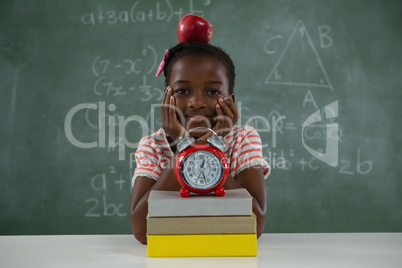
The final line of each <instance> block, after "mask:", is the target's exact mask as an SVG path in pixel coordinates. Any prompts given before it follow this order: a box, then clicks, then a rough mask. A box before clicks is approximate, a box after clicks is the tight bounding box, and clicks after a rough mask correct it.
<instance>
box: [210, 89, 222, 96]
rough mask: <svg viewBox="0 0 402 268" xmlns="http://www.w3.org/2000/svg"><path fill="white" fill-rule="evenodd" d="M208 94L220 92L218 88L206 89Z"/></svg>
mask: <svg viewBox="0 0 402 268" xmlns="http://www.w3.org/2000/svg"><path fill="white" fill-rule="evenodd" d="M208 94H210V95H220V94H221V92H220V91H219V90H216V89H210V90H208Z"/></svg>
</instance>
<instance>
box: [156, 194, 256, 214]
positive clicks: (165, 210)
mask: <svg viewBox="0 0 402 268" xmlns="http://www.w3.org/2000/svg"><path fill="white" fill-rule="evenodd" d="M180 201H181V200H179V201H177V200H161V201H151V202H149V204H148V205H149V209H148V214H149V216H150V217H191V216H249V215H251V213H252V200H251V199H239V200H225V201H218V202H216V201H217V200H215V201H212V202H206V201H207V200H202V199H201V198H200V199H199V200H197V201H198V202H194V204H192V203H191V202H180Z"/></svg>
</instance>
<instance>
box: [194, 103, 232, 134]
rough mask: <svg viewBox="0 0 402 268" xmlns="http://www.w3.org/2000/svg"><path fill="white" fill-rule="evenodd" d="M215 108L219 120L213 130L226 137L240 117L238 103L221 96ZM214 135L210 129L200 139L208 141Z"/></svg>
mask: <svg viewBox="0 0 402 268" xmlns="http://www.w3.org/2000/svg"><path fill="white" fill-rule="evenodd" d="M215 109H216V114H217V117H216V119H217V122H216V124H215V126H214V127H213V128H212V130H213V131H215V133H216V134H218V136H222V137H224V136H226V135H227V134H228V133H229V132H230V130H231V129H232V127H233V126H234V125H235V124H236V122H237V120H238V119H239V111H238V110H237V107H236V104H235V103H234V102H233V100H232V99H230V98H219V99H218V103H217V104H216V107H215ZM212 135H213V134H212V133H211V132H210V131H209V132H208V133H206V134H205V135H203V136H202V137H201V138H200V139H202V140H203V142H206V140H207V139H208V138H209V137H211V136H212Z"/></svg>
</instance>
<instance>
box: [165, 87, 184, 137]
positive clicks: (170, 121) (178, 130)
mask: <svg viewBox="0 0 402 268" xmlns="http://www.w3.org/2000/svg"><path fill="white" fill-rule="evenodd" d="M161 113H162V128H163V130H164V131H165V132H166V134H168V135H169V136H170V137H171V138H172V139H173V141H174V143H177V142H179V138H180V137H183V136H184V135H185V133H186V130H185V129H184V127H183V126H182V125H181V124H180V122H179V120H178V119H177V115H176V99H175V97H174V96H173V89H172V88H171V87H170V86H168V87H167V88H166V91H165V94H164V95H163V98H162V107H161ZM183 120H184V118H183Z"/></svg>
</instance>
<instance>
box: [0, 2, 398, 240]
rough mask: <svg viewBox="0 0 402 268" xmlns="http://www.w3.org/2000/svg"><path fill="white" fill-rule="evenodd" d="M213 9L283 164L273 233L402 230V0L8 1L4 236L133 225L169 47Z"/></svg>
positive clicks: (250, 105)
mask: <svg viewBox="0 0 402 268" xmlns="http://www.w3.org/2000/svg"><path fill="white" fill-rule="evenodd" d="M200 12H202V13H203V14H204V17H205V18H207V19H208V20H209V21H211V23H212V24H213V26H214V36H213V37H212V40H211V43H212V44H215V45H218V46H221V47H223V48H224V49H225V50H226V51H227V52H228V53H229V54H230V55H231V56H232V58H233V60H234V62H235V65H236V71H237V80H236V85H235V94H236V102H237V106H238V108H239V109H240V111H241V118H240V121H239V123H240V124H246V123H247V124H250V125H253V126H254V127H255V128H257V129H258V130H259V132H260V135H261V138H262V141H263V144H264V148H263V150H264V155H265V157H266V158H267V159H268V160H269V162H270V163H271V166H272V174H271V176H270V177H269V178H268V180H267V181H266V185H267V190H268V204H269V206H268V213H267V214H268V216H267V223H266V227H265V232H374V231H399V232H400V231H402V209H401V208H402V180H401V176H402V168H401V166H402V165H401V159H402V155H401V150H402V138H401V135H400V132H401V130H402V123H401V122H402V120H401V119H400V118H401V116H402V112H401V111H402V109H401V105H400V102H401V100H402V93H401V92H402V75H401V70H402V35H401V28H402V15H401V14H402V2H401V1H392V0H365V1H363V0H349V1H346V0H345V1H320V0H309V1H296V0H293V1H290V0H287V1H283V0H281V1H279V0H276V1H263V0H260V1H252V0H249V1H229V0H227V1H218V0H203V1H197V0H185V1H174V0H159V1H145V0H137V1H67V0H60V1H50V0H47V1H45V0H41V1H23V0H21V1H17V0H14V1H11V0H10V1H1V3H0V86H1V98H0V99H1V102H0V103H1V105H0V116H1V142H2V145H1V156H0V157H1V158H0V160H1V166H0V167H1V175H0V202H1V209H0V213H1V214H0V215H1V221H0V234H99V233H130V232H131V229H130V224H129V219H128V206H129V199H130V193H131V176H132V174H133V171H134V168H135V162H134V161H133V156H134V155H133V154H134V152H135V148H136V143H138V141H139V140H140V138H141V137H142V136H143V135H145V134H149V133H151V131H154V130H156V129H158V128H159V127H160V125H161V124H160V114H159V107H158V104H159V103H160V100H161V94H162V92H163V89H164V86H163V85H164V81H163V80H164V79H163V78H162V77H159V78H155V76H154V74H155V72H156V68H157V65H158V64H159V62H160V60H161V58H162V57H163V54H164V52H165V50H166V49H167V48H169V47H171V46H173V45H175V44H176V43H177V37H176V27H177V23H178V21H179V19H180V18H181V16H183V15H184V14H187V13H195V14H198V13H200Z"/></svg>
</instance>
